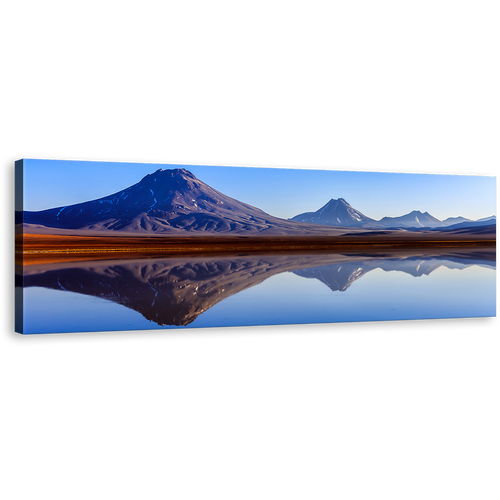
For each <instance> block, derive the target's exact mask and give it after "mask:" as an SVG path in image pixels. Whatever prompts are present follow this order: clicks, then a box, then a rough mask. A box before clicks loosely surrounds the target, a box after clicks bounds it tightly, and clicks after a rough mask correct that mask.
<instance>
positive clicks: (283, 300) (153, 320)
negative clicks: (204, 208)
mask: <svg viewBox="0 0 500 500" xmlns="http://www.w3.org/2000/svg"><path fill="white" fill-rule="evenodd" d="M495 259H496V248H495V247H484V248H436V249H434V248H425V249H419V250H397V251H393V250H387V251H385V252H369V253H363V252H341V253H324V252H315V253H300V252H296V253H273V254H262V255H256V254H248V255H225V254H218V255H207V256H186V257H181V256H173V257H161V258H157V257H156V258H141V259H135V258H134V259H132V258H131V259H120V260H94V261H81V262H72V263H68V262H60V263H58V262H53V263H49V264H30V265H25V266H24V267H23V268H16V271H17V272H18V275H17V276H16V285H18V286H17V287H16V307H17V306H18V305H19V304H18V303H19V302H21V301H22V306H23V307H17V309H16V315H17V316H16V317H17V318H20V316H21V315H22V322H23V326H24V333H29V334H36V333H64V332H91V331H112V330H150V329H171V328H199V327H223V326H255V325H278V324H312V323H335V322H353V321H385V320H403V319H408V320H409V319H436V318H466V317H484V316H495V315H496V260H495ZM21 274H24V276H21ZM18 297H19V300H17V298H18Z"/></svg>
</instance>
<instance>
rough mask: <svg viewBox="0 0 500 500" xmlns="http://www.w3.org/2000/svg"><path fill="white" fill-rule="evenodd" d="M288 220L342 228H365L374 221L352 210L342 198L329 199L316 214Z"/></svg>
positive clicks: (300, 215) (304, 214) (312, 213)
mask: <svg viewBox="0 0 500 500" xmlns="http://www.w3.org/2000/svg"><path fill="white" fill-rule="evenodd" d="M290 220H296V221H300V222H308V223H312V224H323V225H325V226H342V227H366V226H372V225H373V224H374V223H375V220H374V219H370V217H367V216H366V215H364V214H362V213H361V212H360V211H359V210H356V209H355V208H353V207H352V206H351V205H349V203H347V201H345V200H344V198H339V199H338V200H334V199H331V200H330V201H329V202H328V203H327V204H326V205H324V206H323V207H321V208H320V209H319V210H317V211H316V212H306V213H303V214H299V215H296V216H295V217H292V219H290Z"/></svg>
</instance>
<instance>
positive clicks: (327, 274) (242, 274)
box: [16, 248, 495, 326]
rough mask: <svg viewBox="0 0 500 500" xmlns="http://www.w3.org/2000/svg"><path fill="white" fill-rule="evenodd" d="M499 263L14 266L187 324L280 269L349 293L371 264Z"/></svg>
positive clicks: (231, 260) (452, 255)
mask: <svg viewBox="0 0 500 500" xmlns="http://www.w3.org/2000/svg"><path fill="white" fill-rule="evenodd" d="M471 265H479V266H485V267H492V268H494V267H495V249H494V248H487V249H474V250H466V251H460V250H458V249H457V250H450V251H444V250H443V251H432V250H429V251H425V252H423V251H418V252H415V251H413V252H408V251H402V252H391V253H373V254H366V253H359V254H358V253H349V254H324V253H314V254H302V253H295V254H267V255H247V256H216V257H185V258H181V257H177V258H161V259H140V260H119V261H92V262H85V261H84V262H72V263H59V264H39V265H35V264H33V265H30V266H24V267H23V266H20V267H18V268H17V271H18V273H19V274H18V275H17V276H16V286H24V287H33V286H37V287H44V288H50V289H53V290H63V291H69V292H75V293H79V294H84V295H90V296H94V297H99V298H102V299H106V300H110V301H112V302H115V303H117V304H121V305H123V306H125V307H128V308H130V309H133V310H135V311H137V312H139V313H140V314H142V315H143V316H144V317H145V318H146V319H148V320H150V321H153V322H155V323H157V324H158V325H178V326H181V325H184V326H185V325H189V324H190V323H192V322H193V321H194V320H195V319H196V318H197V317H198V316H199V315H200V314H202V313H203V312H204V311H206V310H208V309H209V308H211V307H213V306H214V305H215V304H217V303H218V302H220V301H222V300H224V299H225V298H228V297H230V296H232V295H234V294H236V293H239V292H240V291H243V290H245V289H247V288H250V287H252V286H255V285H257V284H259V283H261V282H262V281H264V280H266V279H267V278H269V277H271V276H274V275H276V274H278V273H282V272H287V271H293V272H294V273H295V274H297V275H298V276H302V277H304V278H316V279H318V280H320V281H321V282H323V283H324V284H325V285H326V286H328V287H329V288H330V289H331V290H333V291H345V290H347V288H348V287H349V286H350V285H351V284H352V283H354V282H355V281H356V280H358V279H360V278H361V277H362V276H363V275H365V274H366V273H368V272H369V271H372V270H373V269H377V268H380V269H383V270H384V271H401V272H405V273H409V274H411V275H412V276H422V275H423V274H430V273H431V272H432V271H433V270H435V269H437V268H438V267H440V266H446V267H448V268H457V269H462V268H464V267H468V266H471Z"/></svg>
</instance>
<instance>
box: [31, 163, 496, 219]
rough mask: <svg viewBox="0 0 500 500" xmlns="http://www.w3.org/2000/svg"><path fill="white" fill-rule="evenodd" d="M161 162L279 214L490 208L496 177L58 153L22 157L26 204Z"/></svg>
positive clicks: (99, 186)
mask: <svg viewBox="0 0 500 500" xmlns="http://www.w3.org/2000/svg"><path fill="white" fill-rule="evenodd" d="M159 168H164V169H166V168H186V169H187V170H190V171H191V172H192V173H193V174H194V175H195V176H196V177H198V178H199V179H200V180H202V181H203V182H206V183H207V184H209V185H210V186H212V187H213V188H214V189H217V190H218V191H221V192H222V193H224V194H226V195H228V196H231V197H233V198H236V199H238V200H240V201H242V202H245V203H248V204H250V205H254V206H256V207H258V208H260V209H262V210H264V211H265V212H268V213H269V214H272V215H275V216H277V217H283V218H290V217H293V216H295V215H297V214H300V213H303V212H314V211H316V210H318V209H319V208H321V207H322V206H323V205H325V204H326V203H327V202H328V201H329V200H330V199H332V198H344V199H345V200H346V201H347V202H348V203H350V204H351V205H352V206H353V207H354V208H356V209H358V210H359V211H361V212H362V213H364V214H365V215H367V216H368V217H372V218H374V219H381V218H382V217H384V216H389V217H396V216H399V215H404V214H406V213H408V212H411V211H412V210H420V211H422V212H429V213H430V214H431V215H433V216H434V217H437V218H438V219H441V220H443V219H445V218H447V217H455V216H459V215H461V216H464V217H468V218H470V219H474V220H475V219H478V218H482V217H487V216H490V215H495V214H496V178H495V177H482V176H464V175H435V174H395V173H375V172H348V171H338V170H308V169H286V168H250V167H216V166H202V165H171V164H168V165H167V164H152V163H115V162H89V161H64V160H25V161H24V209H25V210H44V209H47V208H55V207H62V206H67V205H72V204H74V203H80V202H83V201H89V200H93V199H96V198H100V197H103V196H107V195H109V194H112V193H115V192H117V191H120V190H122V189H124V188H127V187H129V186H131V185H132V184H135V183H137V182H139V181H140V180H141V179H142V178H143V177H144V176H145V175H147V174H149V173H151V172H154V171H155V170H157V169H159Z"/></svg>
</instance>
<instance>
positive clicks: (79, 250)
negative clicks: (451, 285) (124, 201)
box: [16, 234, 496, 264]
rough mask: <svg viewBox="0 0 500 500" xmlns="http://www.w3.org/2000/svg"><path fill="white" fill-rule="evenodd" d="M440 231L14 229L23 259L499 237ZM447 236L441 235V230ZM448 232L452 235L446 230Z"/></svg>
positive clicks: (440, 243)
mask: <svg viewBox="0 0 500 500" xmlns="http://www.w3.org/2000/svg"><path fill="white" fill-rule="evenodd" d="M436 236H437V235H436V234H432V235H431V234H426V235H419V236H418V237H412V235H411V234H410V235H408V236H405V237H401V236H400V235H396V234H394V235H385V236H384V237H374V236H371V237H369V239H368V238H367V237H366V236H365V237H363V236H362V235H360V236H341V237H335V236H333V237H332V236H325V237H318V236H314V237H307V236H306V237H304V236H300V237H298V236H275V237H273V236H252V237H234V236H225V237H217V236H216V237H196V238H193V237H175V236H171V237H165V238H158V237H113V238H109V237H94V236H66V235H64V236H62V235H37V234H24V235H23V234H17V235H16V261H18V262H19V263H20V261H21V259H22V262H23V264H30V263H34V262H43V261H47V262H49V261H54V260H61V261H62V260H94V259H103V258H104V259H109V258H130V257H139V256H149V257H152V256H165V255H171V254H177V255H178V254H206V253H234V252H285V251H286V252H290V251H292V252H295V251H325V250H330V251H344V250H370V251H373V250H377V249H381V250H386V249H389V248H395V249H396V248H423V247H459V246H461V247H475V246H496V239H492V238H491V237H489V238H486V237H485V238H484V239H480V238H475V239H472V238H470V235H469V238H466V237H463V238H460V237H457V235H454V238H453V239H445V238H444V237H441V238H439V237H436ZM439 236H443V235H439ZM448 238H449V236H448Z"/></svg>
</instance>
